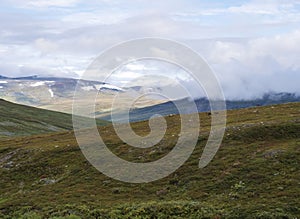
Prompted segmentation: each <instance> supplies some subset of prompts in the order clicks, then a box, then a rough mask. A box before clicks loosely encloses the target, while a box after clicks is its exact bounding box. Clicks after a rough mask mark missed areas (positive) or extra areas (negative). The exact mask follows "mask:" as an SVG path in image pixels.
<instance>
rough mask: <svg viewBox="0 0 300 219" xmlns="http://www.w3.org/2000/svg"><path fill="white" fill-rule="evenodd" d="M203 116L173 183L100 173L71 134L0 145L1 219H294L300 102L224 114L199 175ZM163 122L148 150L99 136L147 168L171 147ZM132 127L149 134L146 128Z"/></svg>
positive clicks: (299, 177) (174, 122) (299, 208)
mask: <svg viewBox="0 0 300 219" xmlns="http://www.w3.org/2000/svg"><path fill="white" fill-rule="evenodd" d="M200 118H201V132H200V133H201V136H200V137H199V141H198V144H197V146H196V148H195V150H194V152H193V154H192V156H191V157H190V158H189V160H188V161H187V162H186V163H185V164H184V165H183V166H182V167H180V168H179V169H178V170H177V171H176V172H174V173H173V174H171V175H170V176H168V177H166V178H163V179H161V180H158V181H155V182H152V183H144V184H130V183H123V182H119V181H116V180H113V179H111V178H108V177H107V176H105V175H103V174H101V173H100V172H98V171H97V170H96V169H95V168H94V167H93V166H91V165H90V164H89V162H88V161H87V160H86V159H85V158H84V156H83V155H82V153H81V151H80V149H79V147H78V145H77V142H76V139H75V137H74V134H73V132H69V131H68V132H64V131H63V132H59V133H47V134H38V135H34V136H28V137H26V136H19V137H15V138H9V139H3V140H1V143H0V175H1V177H0V185H1V186H0V218H299V217H300V204H299V203H300V199H299V194H300V170H299V164H300V132H299V130H300V103H292V104H283V105H275V106H268V107H258V108H249V109H243V110H233V111H228V126H227V129H226V134H225V139H224V141H223V143H222V145H221V148H220V150H219V151H218V153H217V155H216V156H215V158H214V159H213V161H212V162H211V163H210V164H209V165H208V166H207V167H205V168H203V169H198V161H199V157H200V155H201V153H202V150H203V147H204V146H205V143H206V140H207V137H208V133H209V129H210V117H209V116H208V115H207V114H205V113H202V114H200ZM166 119H167V123H168V130H167V133H166V136H165V137H164V139H163V140H162V141H161V142H160V143H159V144H158V145H156V146H154V147H152V148H149V149H146V150H141V149H135V148H132V147H130V146H128V145H126V144H124V143H123V142H122V141H121V140H120V139H118V138H117V136H116V135H115V133H114V131H113V128H112V127H111V126H105V127H99V132H100V133H101V134H102V136H103V139H104V141H105V142H106V143H107V144H108V145H109V147H110V149H111V150H112V151H113V152H114V153H115V154H117V155H118V156H120V157H122V158H123V159H126V160H129V161H134V162H146V161H151V160H156V159H158V158H160V157H162V156H164V155H165V154H167V153H168V152H169V151H170V150H171V149H172V147H173V146H174V143H176V140H177V136H178V133H179V130H180V127H179V126H178V121H179V119H180V118H179V116H170V117H166ZM132 128H133V129H134V130H135V131H136V132H137V133H138V134H141V135H146V134H147V133H148V132H149V127H148V123H147V122H139V123H133V124H132ZM174 136H175V137H174ZM158 149H159V150H158Z"/></svg>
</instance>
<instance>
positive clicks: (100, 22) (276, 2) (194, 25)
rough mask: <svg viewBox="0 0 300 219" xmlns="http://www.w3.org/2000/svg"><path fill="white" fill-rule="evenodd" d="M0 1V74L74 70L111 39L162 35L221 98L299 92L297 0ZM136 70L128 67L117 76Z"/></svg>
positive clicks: (299, 6) (73, 72)
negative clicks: (183, 49)
mask: <svg viewBox="0 0 300 219" xmlns="http://www.w3.org/2000/svg"><path fill="white" fill-rule="evenodd" d="M0 7H1V13H0V60H1V61H0V75H1V74H2V75H6V76H21V75H22V76H23V75H35V74H39V75H55V76H65V77H75V76H76V75H78V74H82V72H83V71H84V70H85V69H86V68H87V67H88V65H89V64H90V63H91V61H92V60H93V58H95V57H96V56H97V55H98V54H100V53H101V52H102V51H103V50H105V49H108V48H109V47H111V46H113V45H114V44H116V43H120V42H122V41H124V40H130V39H134V38H141V37H162V38H168V39H173V40H177V41H179V42H185V43H186V44H187V45H188V46H190V47H191V48H193V49H194V50H196V51H197V52H199V53H200V54H201V55H202V56H203V57H204V58H205V59H206V60H207V61H208V63H209V64H210V65H211V66H212V68H213V70H214V71H215V72H216V74H217V76H218V78H219V79H220V82H221V84H222V86H223V88H224V91H225V94H226V96H227V97H230V98H250V97H253V96H259V95H262V94H263V93H264V92H268V91H275V92H281V91H285V92H297V93H300V86H298V84H299V81H300V76H299V75H300V58H299V57H300V47H299V45H300V2H299V1H297V0H272V1H271V0H266V1H259V0H252V1H251V0H245V1H239V2H232V1H227V2H225V1H224V2H222V1H219V2H211V1H196V0H191V1H184V0H166V1H152V2H151V1H146V0H134V1H119V0H113V1H107V0H100V1H96V0H91V1H83V0H70V1H66V0H54V1H44V0H42V1H41V0H39V1H35V0H30V1H24V0H3V1H2V2H1V3H0ZM148 68H150V69H143V71H146V70H148V71H151V68H155V66H148ZM140 70H141V66H138V65H132V66H129V67H128V68H127V69H126V71H127V72H126V71H124V72H122V73H120V75H119V78H118V80H119V81H120V80H121V81H128V80H130V79H131V78H132V77H134V76H136V75H137V74H138V72H139V71H140ZM152 70H153V69H152ZM158 70H159V69H158ZM163 71H165V70H164V69H163ZM169 74H172V69H170V73H169ZM116 80H117V79H116ZM185 81H186V82H188V80H185Z"/></svg>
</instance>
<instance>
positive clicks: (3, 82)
mask: <svg viewBox="0 0 300 219" xmlns="http://www.w3.org/2000/svg"><path fill="white" fill-rule="evenodd" d="M7 83H8V82H7V81H0V84H7Z"/></svg>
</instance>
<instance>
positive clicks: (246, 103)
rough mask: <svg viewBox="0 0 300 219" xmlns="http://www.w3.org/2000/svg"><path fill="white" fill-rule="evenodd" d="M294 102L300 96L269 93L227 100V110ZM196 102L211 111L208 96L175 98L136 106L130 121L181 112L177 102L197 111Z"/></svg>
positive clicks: (120, 119)
mask: <svg viewBox="0 0 300 219" xmlns="http://www.w3.org/2000/svg"><path fill="white" fill-rule="evenodd" d="M292 102H300V96H297V95H295V94H291V93H269V94H265V95H264V96H263V97H262V98H257V99H253V100H227V101H226V108H227V110H232V109H243V108H250V107H255V106H268V105H272V104H282V103H292ZM194 103H195V104H196V107H197V112H209V111H210V105H209V101H208V99H207V98H200V99H197V100H195V101H194V102H192V101H190V100H189V99H181V100H175V101H174V102H172V101H169V102H165V103H161V104H157V105H154V106H148V107H143V108H135V109H132V110H131V111H130V121H131V122H136V121H143V120H148V119H149V118H150V117H151V116H153V115H154V114H160V115H163V116H167V115H171V114H179V113H178V109H177V108H176V106H175V104H176V105H177V106H179V107H180V108H181V109H182V112H184V113H186V114H189V113H195V112H194V111H192V110H191V109H193V108H192V104H194ZM97 117H98V118H101V119H103V120H107V121H111V116H110V115H106V114H102V113H98V115H97ZM115 118H116V121H118V122H123V119H124V113H123V112H122V111H119V112H118V113H116V116H115Z"/></svg>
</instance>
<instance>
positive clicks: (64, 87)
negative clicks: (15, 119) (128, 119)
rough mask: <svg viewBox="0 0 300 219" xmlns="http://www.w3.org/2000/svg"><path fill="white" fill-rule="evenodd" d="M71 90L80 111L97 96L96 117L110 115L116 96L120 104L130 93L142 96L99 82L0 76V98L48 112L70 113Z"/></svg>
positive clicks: (136, 90) (143, 104)
mask: <svg viewBox="0 0 300 219" xmlns="http://www.w3.org/2000/svg"><path fill="white" fill-rule="evenodd" d="M75 89H77V96H79V97H82V98H81V99H82V101H81V103H80V104H81V105H82V106H83V107H84V106H85V105H86V104H88V103H87V102H86V101H87V100H86V97H87V96H96V95H98V99H96V102H95V105H96V111H97V112H100V113H106V112H110V109H111V104H112V101H113V100H114V98H115V96H116V95H117V94H119V95H121V96H122V100H124V101H128V100H129V99H131V98H132V97H131V96H130V95H131V93H134V94H137V93H139V92H142V87H133V88H126V89H123V88H120V87H117V86H114V85H111V84H108V83H103V82H99V81H88V80H78V79H73V78H57V77H39V76H29V77H17V78H9V77H5V76H1V75H0V98H2V99H5V100H8V101H11V102H14V103H19V104H24V105H29V106H34V107H39V108H43V109H48V110H55V111H60V112H65V113H72V104H73V98H74V93H75ZM131 91H132V92H131ZM162 102H165V101H163V100H157V99H145V100H144V101H143V102H140V103H139V105H138V106H139V107H146V106H152V105H156V104H159V103H162ZM116 110H117V109H116Z"/></svg>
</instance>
